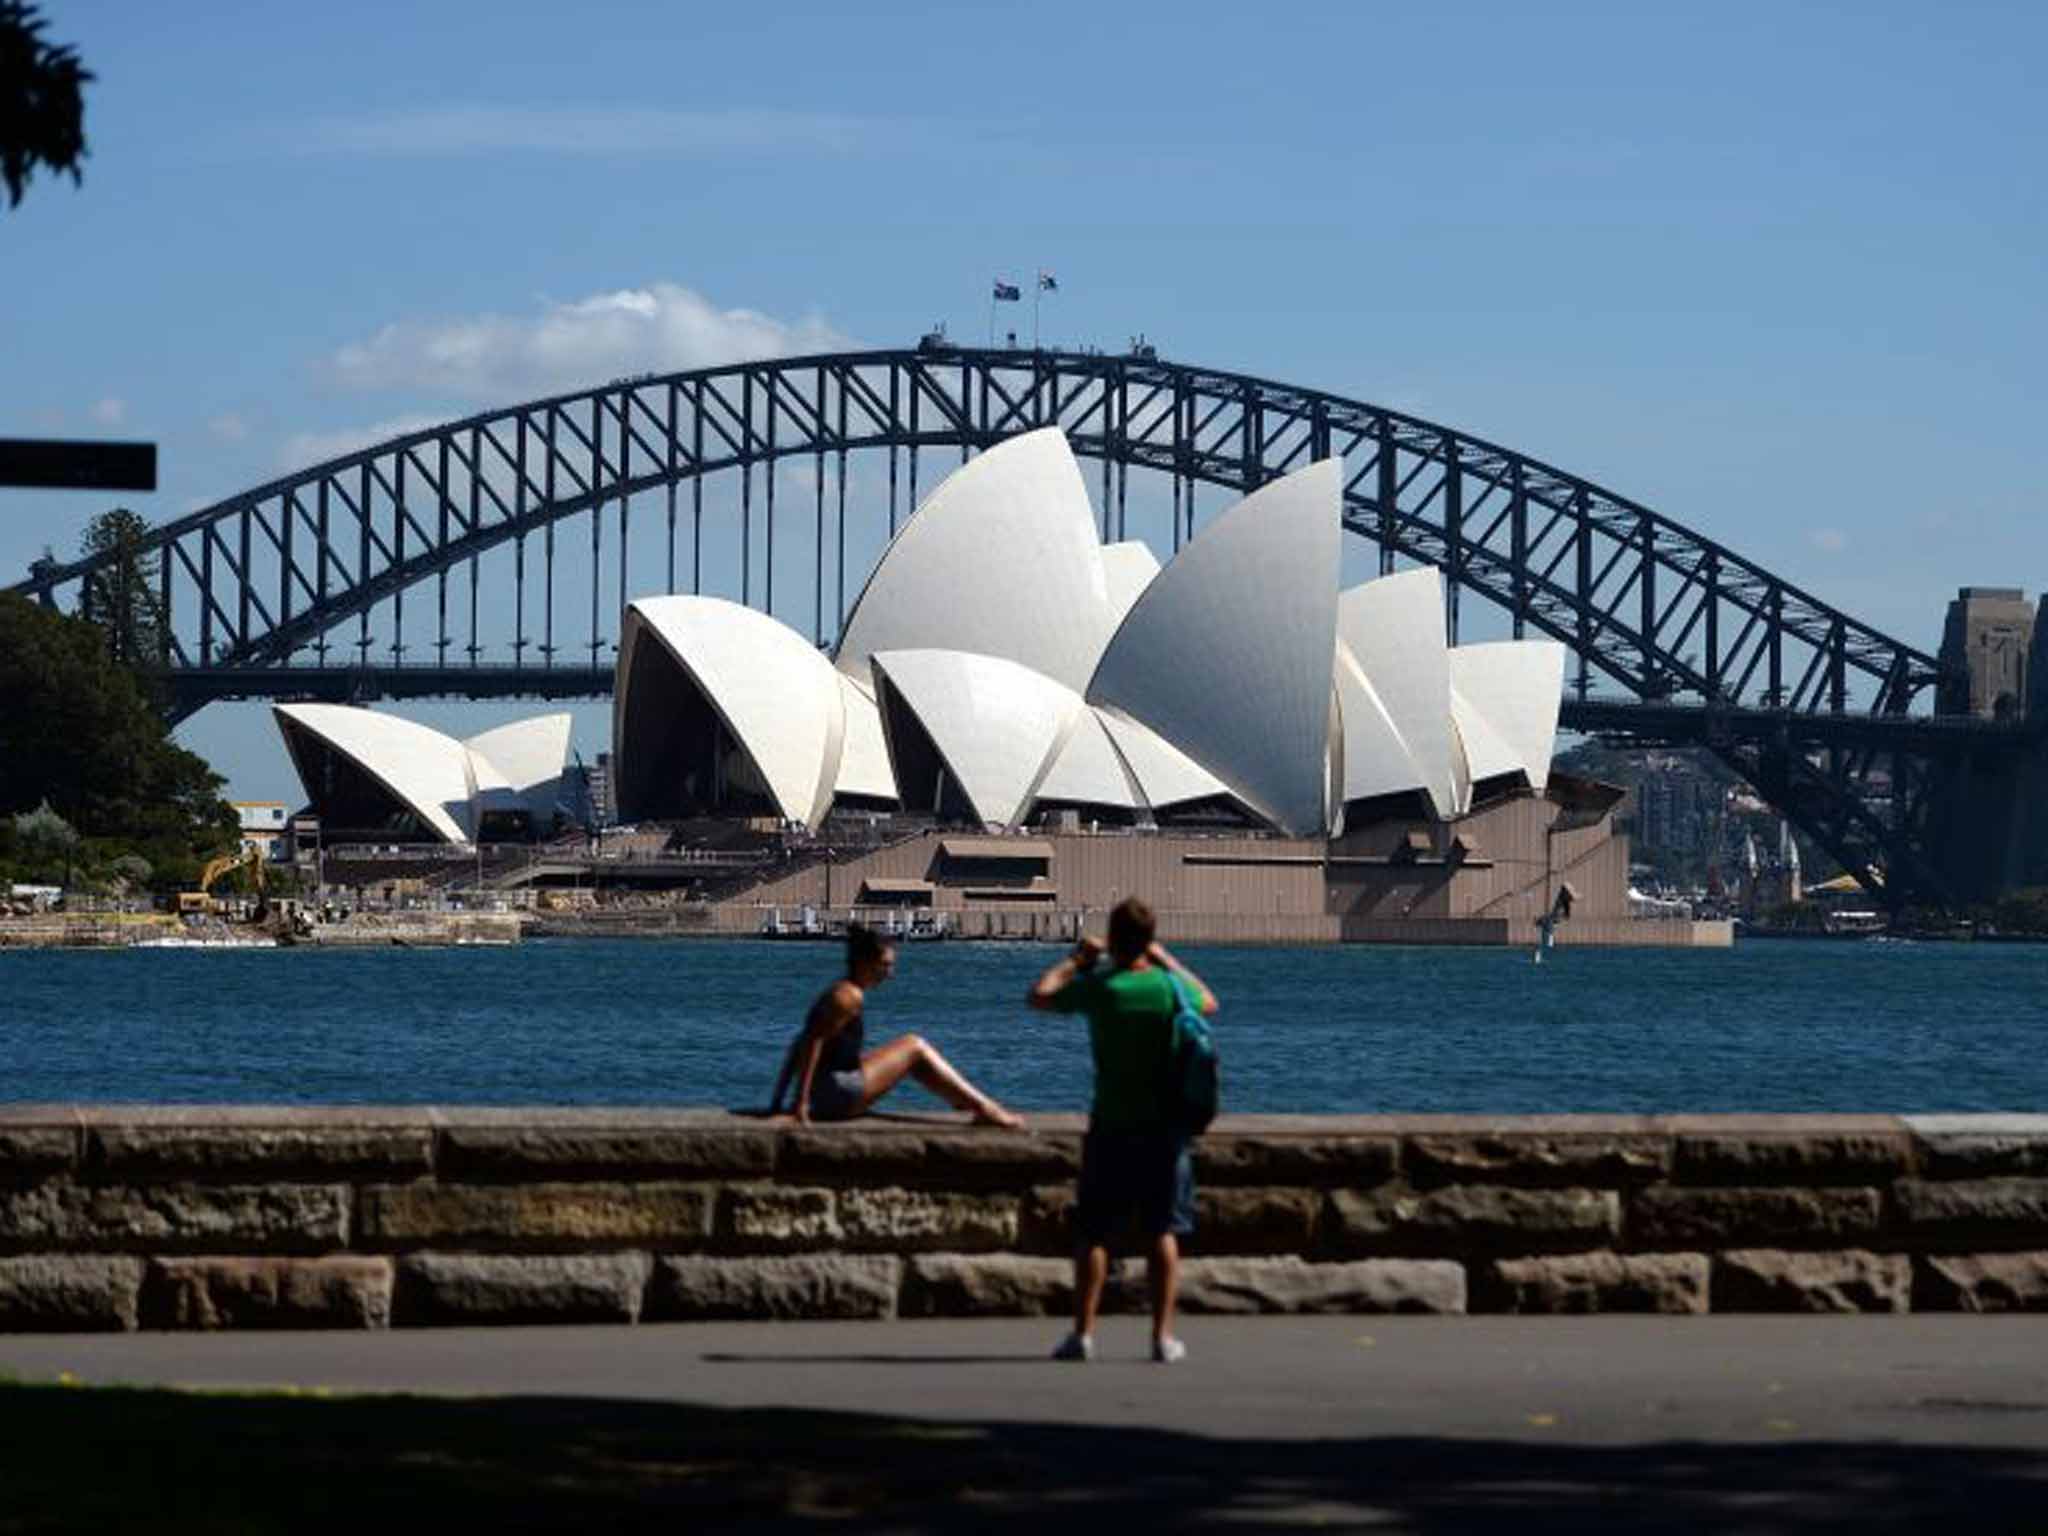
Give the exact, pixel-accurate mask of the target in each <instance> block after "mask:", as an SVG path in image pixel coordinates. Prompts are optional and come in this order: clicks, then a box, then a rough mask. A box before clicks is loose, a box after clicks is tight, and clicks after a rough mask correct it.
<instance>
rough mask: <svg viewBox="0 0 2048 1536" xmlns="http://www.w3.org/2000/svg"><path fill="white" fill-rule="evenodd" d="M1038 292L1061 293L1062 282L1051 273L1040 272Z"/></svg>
mask: <svg viewBox="0 0 2048 1536" xmlns="http://www.w3.org/2000/svg"><path fill="white" fill-rule="evenodd" d="M1038 291H1039V292H1040V293H1058V292H1059V291H1060V280H1059V279H1058V278H1056V277H1054V276H1053V275H1052V274H1051V273H1050V272H1040V273H1039V274H1038Z"/></svg>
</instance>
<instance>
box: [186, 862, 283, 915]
mask: <svg viewBox="0 0 2048 1536" xmlns="http://www.w3.org/2000/svg"><path fill="white" fill-rule="evenodd" d="M244 864H246V865H248V866H249V870H250V873H251V874H253V875H254V876H255V879H256V894H257V896H258V897H259V898H260V897H261V896H262V894H263V850H262V849H261V848H259V847H256V846H253V845H252V846H250V847H247V848H244V849H242V850H241V851H240V852H239V853H224V854H222V855H221V856H220V857H219V858H217V859H211V860H208V861H207V865H206V868H204V869H203V870H201V871H200V872H199V889H198V890H196V891H180V892H178V915H179V916H181V917H182V916H185V915H186V914H188V913H195V912H196V913H215V912H218V911H220V901H219V899H218V898H217V897H214V896H211V895H208V894H207V893H208V892H209V891H211V890H212V888H213V882H214V881H216V880H218V879H219V878H220V877H221V876H222V875H224V874H226V873H227V872H228V871H229V870H231V869H238V868H240V867H241V866H242V865H244ZM260 905H261V903H260V901H259V906H260Z"/></svg>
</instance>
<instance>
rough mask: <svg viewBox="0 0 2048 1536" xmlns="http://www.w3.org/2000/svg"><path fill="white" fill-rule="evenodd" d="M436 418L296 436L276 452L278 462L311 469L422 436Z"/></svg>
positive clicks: (410, 418) (408, 418)
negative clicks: (362, 450) (396, 440)
mask: <svg viewBox="0 0 2048 1536" xmlns="http://www.w3.org/2000/svg"><path fill="white" fill-rule="evenodd" d="M442 419H443V418H441V417H439V416H397V417H393V418H392V419H391V420H389V421H377V422H372V423H370V425H368V426H365V427H338V428H336V429H334V430H333V431H329V432H297V433H294V434H293V435H292V436H291V437H289V438H287V439H286V440H285V444H284V447H283V448H281V449H279V450H278V455H277V457H278V462H279V463H280V464H282V465H283V466H284V467H285V468H286V469H310V468H311V467H312V466H313V465H315V464H323V463H325V462H326V461H327V460H329V459H338V458H341V457H342V456H343V455H345V454H351V453H354V452H355V451H356V450H357V449H359V448H370V447H374V446H375V445H376V444H378V443H383V442H389V441H390V440H391V439H392V438H394V437H404V436H406V435H407V434H408V433H412V432H424V431H426V430H427V429H428V428H429V427H438V426H439V425H441V422H442Z"/></svg>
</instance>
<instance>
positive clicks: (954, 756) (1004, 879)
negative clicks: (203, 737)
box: [277, 428, 1690, 943]
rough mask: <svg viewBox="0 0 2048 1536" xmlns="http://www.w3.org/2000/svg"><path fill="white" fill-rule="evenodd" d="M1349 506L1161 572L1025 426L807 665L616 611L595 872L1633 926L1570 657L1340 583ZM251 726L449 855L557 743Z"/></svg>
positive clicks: (812, 892) (1214, 931)
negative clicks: (1566, 711) (523, 745)
mask: <svg viewBox="0 0 2048 1536" xmlns="http://www.w3.org/2000/svg"><path fill="white" fill-rule="evenodd" d="M1342 510H1343V486H1342V481H1341V478H1340V468H1339V465H1338V464H1337V462H1336V461H1335V460H1325V461H1322V462H1319V463H1315V464H1311V465H1309V466H1308V467H1306V468H1304V469H1302V470H1299V471H1297V472H1295V473H1293V474H1290V475H1286V476H1283V477H1281V478H1279V479H1276V480H1274V481H1272V482H1271V483H1269V484H1267V485H1265V486H1263V487H1261V488H1260V489H1259V490H1257V491H1256V492H1254V493H1253V494H1251V495H1250V496H1247V497H1245V498H1244V499H1243V500H1241V501H1240V502H1238V503H1237V504H1235V505H1234V506H1232V507H1230V508H1228V509H1226V510H1224V511H1223V512H1221V513H1220V514H1218V515H1217V516H1216V517H1215V518H1214V519H1212V520H1211V521H1210V522H1209V523H1208V525H1207V526H1206V527H1205V528H1204V529H1203V530H1202V532H1201V533H1200V534H1199V535H1198V536H1196V537H1195V538H1194V539H1192V540H1191V541H1190V542H1189V543H1188V544H1187V545H1186V546H1185V547H1184V548H1183V549H1181V550H1180V551H1179V553H1178V554H1177V555H1176V556H1175V557H1174V558H1173V560H1172V561H1171V562H1169V563H1167V564H1166V565H1164V566H1163V567H1162V566H1161V565H1160V563H1159V562H1158V560H1157V559H1156V558H1155V557H1154V555H1153V554H1152V552H1151V550H1150V549H1149V548H1148V547H1147V546H1145V545H1144V544H1142V543H1138V542H1129V543H1104V542H1103V541H1102V540H1101V539H1100V538H1099V537H1098V534H1097V529H1096V522H1095V518H1094V514H1093V510H1092V508H1091V506H1090V503H1089V499H1088V494H1087V488H1086V485H1085V483H1084V481H1083V480H1082V477H1081V473H1080V469H1079V466H1078V464H1077V463H1076V462H1075V460H1074V457H1073V455H1072V452H1071V451H1070V449H1069V448H1068V445H1067V443H1066V440H1065V438H1064V436H1063V435H1062V434H1061V433H1060V432H1059V431H1058V430H1057V429H1051V428H1048V429H1043V430H1040V431H1035V432H1030V433H1025V434H1022V435H1020V436H1018V437H1014V438H1010V439H1006V440H1004V441H1003V442H1000V443H998V444H996V445H995V446H993V447H992V448H990V449H988V450H987V451H985V452H984V453H982V454H981V455H980V456H979V457H977V458H975V459H974V460H972V461H971V462H969V463H968V464H966V465H963V466H962V467H961V468H960V469H959V470H957V471H956V472H955V473H954V474H953V475H951V476H950V477H948V478H947V479H946V480H945V481H944V482H943V483H942V484H941V485H940V486H939V487H937V488H936V489H935V490H934V491H933V492H932V494H931V495H930V496H929V497H928V498H927V499H926V500H925V501H924V502H923V503H922V504H921V505H920V506H919V507H918V509H917V510H916V511H915V512H914V513H913V514H912V516H911V517H910V518H909V519H908V520H907V521H906V522H905V524H904V525H903V527H902V528H901V529H900V530H899V531H898V533H897V534H896V536H895V538H894V539H893V540H892V541H891V543H890V544H889V546H888V548H887V549H886V550H885V551H884V553H883V555H882V557H881V559H880V560H879V562H878V563H877V565H876V567H875V569H874V571H873V573H872V574H871V575H870V577H869V578H868V581H867V583H866V586H865V587H864V589H863V590H862V591H861V593H860V595H859V597H858V599H857V600H856V602H855V604H854V606H853V608H852V609H851V611H850V612H849V613H848V615H847V618H846V621H845V623H844V624H843V625H842V626H841V633H840V637H839V640H838V643H837V644H836V645H835V646H833V647H832V648H830V649H829V650H827V649H821V648H820V647H818V646H817V645H815V644H813V643H812V642H811V640H809V639H808V638H807V637H805V636H804V635H802V634H800V633H798V632H797V631H796V630H794V629H791V628H790V627H789V626H787V625H785V624H783V623H781V622H780V621H779V620H777V619H775V618H774V617H773V616H772V615H769V614H764V613H761V612H757V611H755V610H754V609H751V608H748V607H745V606H743V605H741V604H738V603H733V602H729V601H726V600H724V599H721V598H714V597H704V596H683V595H663V596H650V597H643V598H640V599H638V600H636V601H634V602H632V603H631V604H629V605H628V607H627V609H626V612H625V615H624V618H623V622H622V626H621V632H620V642H619V654H618V660H617V664H616V672H615V680H614V688H613V733H612V744H611V746H612V750H611V753H610V754H609V758H608V760H601V762H602V766H603V768H604V769H605V770H606V771H605V772H604V774H603V786H604V791H605V797H606V798H607V799H609V800H610V801H611V805H610V806H609V807H607V809H609V810H611V811H612V812H613V813H614V814H615V815H616V816H617V817H618V819H619V820H621V821H623V822H628V823H633V824H636V825H637V826H638V827H639V828H640V832H639V833H638V834H636V835H638V836H641V837H642V838H645V839H650V840H651V841H650V843H649V848H648V850H645V852H646V854H647V855H648V856H647V857H645V858H643V859H641V860H640V861H639V862H638V863H635V862H634V861H632V860H627V861H623V862H621V861H616V860H615V861H614V863H613V864H611V865H607V866H606V870H607V871H608V872H611V873H612V877H613V878H616V879H626V878H633V879H636V880H640V881H644V882H651V881H658V880H660V879H662V878H664V869H663V867H662V865H661V860H660V858H659V857H658V856H656V855H658V854H659V853H660V852H661V850H662V849H664V848H673V849H675V850H680V851H679V852H678V854H677V859H678V862H679V863H680V862H681V860H682V859H683V857H684V856H685V855H686V854H687V853H688V852H689V851H690V850H693V849H701V848H704V847H709V846H712V845H713V844H719V843H722V845H723V846H724V847H725V848H726V849H727V850H728V851H727V852H726V853H724V854H721V857H726V858H729V859H730V858H739V859H744V857H745V854H744V851H743V849H744V847H748V846H765V845H761V844H759V843H758V840H759V839H761V838H764V837H767V838H776V839H780V844H779V846H780V848H781V850H782V855H783V856H782V857H781V858H780V859H776V860H764V862H763V864H762V865H761V867H760V868H759V869H758V870H756V871H754V872H752V873H749V872H748V871H747V870H746V869H745V868H743V867H736V866H730V865H729V866H727V867H725V868H724V869H723V870H722V872H721V873H720V875H719V877H718V883H719V889H718V898H719V899H718V901H717V902H716V903H715V905H717V906H718V907H719V911H718V912H717V913H716V914H714V915H713V917H712V919H711V921H712V925H713V930H714V931H717V930H718V929H725V930H726V931H732V930H734V929H738V930H739V931H753V930H754V929H755V928H756V927H757V926H759V925H760V924H761V923H762V922H763V920H764V919H763V912H764V910H769V911H772V910H773V909H775V908H777V907H780V906H787V907H788V908H790V909H791V910H793V911H794V910H800V909H803V908H806V907H809V908H814V909H816V910H818V911H819V912H821V913H823V914H825V915H826V920H829V921H843V920H844V918H845V917H846V916H847V915H848V914H850V913H852V912H854V911H868V910H871V909H876V908H884V909H887V908H902V907H929V908H934V909H942V910H950V911H953V912H955V913H957V914H959V917H958V919H957V920H949V922H948V923H947V931H951V932H969V933H971V932H976V931H985V932H990V933H995V932H1012V933H1015V932H1029V933H1049V932H1051V931H1054V928H1055V927H1056V926H1057V925H1059V924H1065V925H1067V926H1070V927H1071V926H1074V925H1078V924H1079V923H1081V922H1082V921H1085V919H1086V914H1087V913H1088V912H1090V911H1097V912H1099V911H1100V910H1102V909H1105V908H1107V907H1109V906H1112V905H1114V903H1115V902H1116V901H1117V900H1118V899H1119V898H1120V897H1121V896H1123V895H1128V894H1131V893H1133V892H1140V893H1143V894H1145V895H1146V896H1147V897H1148V898H1149V899H1151V900H1152V901H1153V903H1154V905H1155V906H1156V907H1158V908H1159V910H1160V911H1161V913H1162V915H1163V916H1165V917H1167V918H1168V919H1169V929H1168V931H1169V932H1173V933H1176V934H1178V935H1179V936H1181V937H1185V938H1196V937H1209V938H1218V939H1223V938H1246V939H1264V940H1299V941H1317V940H1334V939H1362V938H1386V939H1401V940H1434V941H1441V942H1467V943H1502V942H1528V941H1529V940H1530V939H1531V938H1532V937H1533V935H1534V934H1535V933H1536V932H1537V931H1538V926H1539V924H1541V923H1542V922H1543V921H1544V920H1545V918H1546V916H1563V915H1566V914H1568V915H1569V916H1570V917H1571V919H1572V924H1573V928H1574V930H1575V935H1576V936H1582V937H1592V936H1595V935H1598V936H1601V937H1605V938H1607V939H1608V940H1609V941H1610V942H1630V941H1638V942H1639V941H1643V940H1645V939H1647V938H1649V937H1650V934H1649V928H1651V927H1657V926H1660V925H1656V924H1651V925H1644V924H1630V923H1629V922H1628V921H1627V918H1628V906H1627V899H1626V893H1627V884H1628V882H1627V870H1628V841H1627V838H1626V837H1625V836H1622V835H1620V834H1617V832H1616V830H1615V827H1614V822H1613V815H1612V813H1613V810H1614V806H1615V804H1616V802H1617V801H1618V800H1619V799H1620V795H1621V791H1620V790H1618V789H1615V788H1613V787H1611V786H1607V785H1603V784H1598V783H1595V782H1593V781H1590V780H1586V779H1583V778H1579V777H1575V776H1572V775H1566V774H1560V773H1556V772H1554V771H1553V769H1552V762H1551V759H1552V754H1553V749H1554V740H1555V735H1556V730H1557V720H1558V712H1559V706H1560V700H1561V695H1562V689H1563V681H1564V663H1565V653H1564V648H1563V647H1562V646H1561V645H1559V644H1556V643H1554V642H1551V641H1547V640H1516V641H1507V642H1496V643H1491V644H1483V645H1467V646H1456V647H1453V646H1451V645H1449V644H1448V643H1447V641H1446V625H1445V614H1444V589H1443V581H1442V577H1441V575H1440V574H1439V573H1438V572H1437V571H1436V570H1435V569H1434V568H1431V567H1424V568H1419V569H1415V570H1409V571H1403V572H1399V573H1395V574H1391V575H1387V576H1382V577H1380V578H1379V579H1377V580H1373V581H1367V582H1365V583H1362V584H1360V585H1356V586H1353V587H1350V588H1348V589H1347V588H1342V586H1341V581H1340V554H1341V541H1342ZM277 716H278V720H279V724H280V728H281V729H283V730H284V731H285V735H286V740H287V744H288V745H289V746H290V747H291V749H292V753H293V758H294V762H295V763H296V764H298V766H299V771H300V776H301V779H302V780H303V781H304V782H305V783H306V785H307V788H308V793H309V795H311V796H312V797H313V799H314V801H315V803H316V806H317V807H318V808H319V809H320V812H321V815H322V819H323V822H324V823H325V825H326V827H327V828H328V831H327V833H326V836H327V838H328V841H329V842H330V843H333V842H337V841H340V840H341V839H342V837H343V836H344V835H345V834H342V833H340V832H338V831H337V830H335V829H337V828H340V827H343V826H350V827H353V826H363V827H367V828H370V829H372V832H371V837H370V839H369V840H376V838H377V836H378V835H379V834H378V833H377V832H376V831H375V830H374V829H376V828H380V827H389V828H402V829H403V830H404V831H405V832H406V833H407V834H408V835H413V836H417V837H421V838H439V839H440V840H442V841H445V842H458V841H464V840H467V839H469V838H471V837H473V836H474V835H475V833H474V831H473V828H474V827H475V826H476V825H477V824H478V822H479V819H480V818H483V819H486V820H487V818H488V814H489V802H488V797H487V795H485V793H484V791H483V789H482V788H481V786H483V785H485V784H486V783H487V782H488V783H491V784H496V785H498V786H499V788H500V790H501V791H509V792H511V793H512V794H513V795H514V796H520V795H524V796H527V797H529V801H530V798H531V796H532V795H533V794H535V793H536V792H539V793H542V794H544V795H552V794H553V793H554V792H555V790H556V788H557V786H558V784H559V780H560V777H561V774H562V766H561V765H562V762H563V759H564V758H565V757H566V755H567V730H566V723H565V724H564V725H563V726H562V727H561V730H560V733H559V735H553V734H547V733H540V734H547V740H548V743H549V745H548V747H547V750H546V751H545V752H542V751H540V750H538V748H537V747H536V748H534V749H533V750H532V751H530V752H529V753H528V754H527V755H528V757H530V759H531V760H532V762H533V763H534V764H535V765H536V766H535V767H534V768H533V770H532V771H530V772H526V773H524V774H523V775H522V773H520V772H514V771H511V770H510V769H508V768H505V765H503V764H502V763H500V762H499V761H498V759H499V758H500V757H501V756H502V755H503V746H502V743H504V742H506V741H509V740H512V739H519V740H525V741H538V739H539V736H538V735H537V734H536V732H538V730H539V727H540V726H541V724H542V722H522V723H521V724H520V725H519V726H516V727H505V728H503V730H502V731H501V732H500V733H494V735H495V736H496V737H498V738H499V744H497V745H494V744H493V743H491V742H490V741H488V740H487V739H486V738H478V739H477V740H475V741H473V742H467V743H464V742H457V741H454V740H453V739H452V738H448V737H445V736H441V735H440V734H439V733H437V732H433V731H429V730H427V729H426V728H425V727H422V726H416V725H412V724H410V723H409V722H406V721H403V720H401V719H399V718H398V717H395V716H391V715H388V714H382V713H375V712H371V711H364V710H348V709H342V708H339V707H337V706H326V705H284V706H279V707H278V709H277ZM551 718H553V719H556V720H562V721H564V722H565V721H566V717H561V716H557V717H551ZM543 758H544V759H545V764H544V765H543V764H542V763H541V759H543ZM542 766H544V768H545V772H544V773H543V772H542V771H541V767H542ZM500 769H505V771H500ZM593 777H595V776H594V775H593ZM543 779H545V780H546V787H545V788H544V789H542V790H539V791H537V790H536V788H535V786H537V785H539V784H540V783H541V781H542V780H543ZM590 787H591V789H592V790H593V792H594V791H596V790H597V788H598V786H597V785H596V784H595V783H593V784H592V785H591V786H590ZM664 828H666V829H669V830H668V832H667V835H666V840H665V841H664V840H663V832H662V830H661V829H664ZM718 828H725V829H730V834H731V835H727V834H724V833H720V832H719V831H717V830H716V829H718ZM707 829H708V830H707ZM740 837H745V838H753V839H756V840H757V841H756V842H755V843H753V844H743V843H741V842H740V841H737V840H736V839H737V838H740ZM798 848H804V849H808V850H811V851H810V852H807V853H806V854H805V856H804V857H802V858H790V857H788V855H789V853H790V852H792V851H794V850H796V849H798ZM593 873H594V874H595V873H596V871H593ZM666 877H667V878H671V879H673V880H675V881H677V882H678V883H679V884H680V885H682V886H684V887H686V888H691V889H695V888H698V886H699V883H700V882H701V881H702V880H703V879H705V878H706V877H705V874H704V870H703V869H702V868H697V869H694V870H692V869H685V868H680V867H679V868H678V869H676V870H674V871H667V872H666ZM1661 926H1665V927H1669V926H1670V925H1669V924H1665V925H1661ZM1689 933H1690V930H1688V934H1687V935H1678V934H1676V933H1672V934H1666V935H1663V936H1662V937H1663V938H1664V939H1665V941H1666V942H1670V941H1672V940H1673V939H1674V938H1675V939H1677V940H1678V941H1680V942H1689V941H1690V938H1689Z"/></svg>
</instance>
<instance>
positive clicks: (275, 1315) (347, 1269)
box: [143, 1254, 392, 1329]
mask: <svg viewBox="0 0 2048 1536" xmlns="http://www.w3.org/2000/svg"><path fill="white" fill-rule="evenodd" d="M391 1285H392V1273H391V1261H390V1260H389V1259H370V1258H362V1257H359V1256H356V1255H353V1254H339V1255H333V1256H330V1257H326V1258H318V1259H242V1258H194V1259H157V1260H155V1261H154V1262H152V1263H151V1265H150V1267H149V1274H148V1276H147V1278H146V1281H145V1285H144V1291H143V1317H144V1321H145V1322H146V1323H147V1324H148V1326H150V1327H152V1328H209V1329H210V1328H385V1327H389V1326H390V1323H391Z"/></svg>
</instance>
